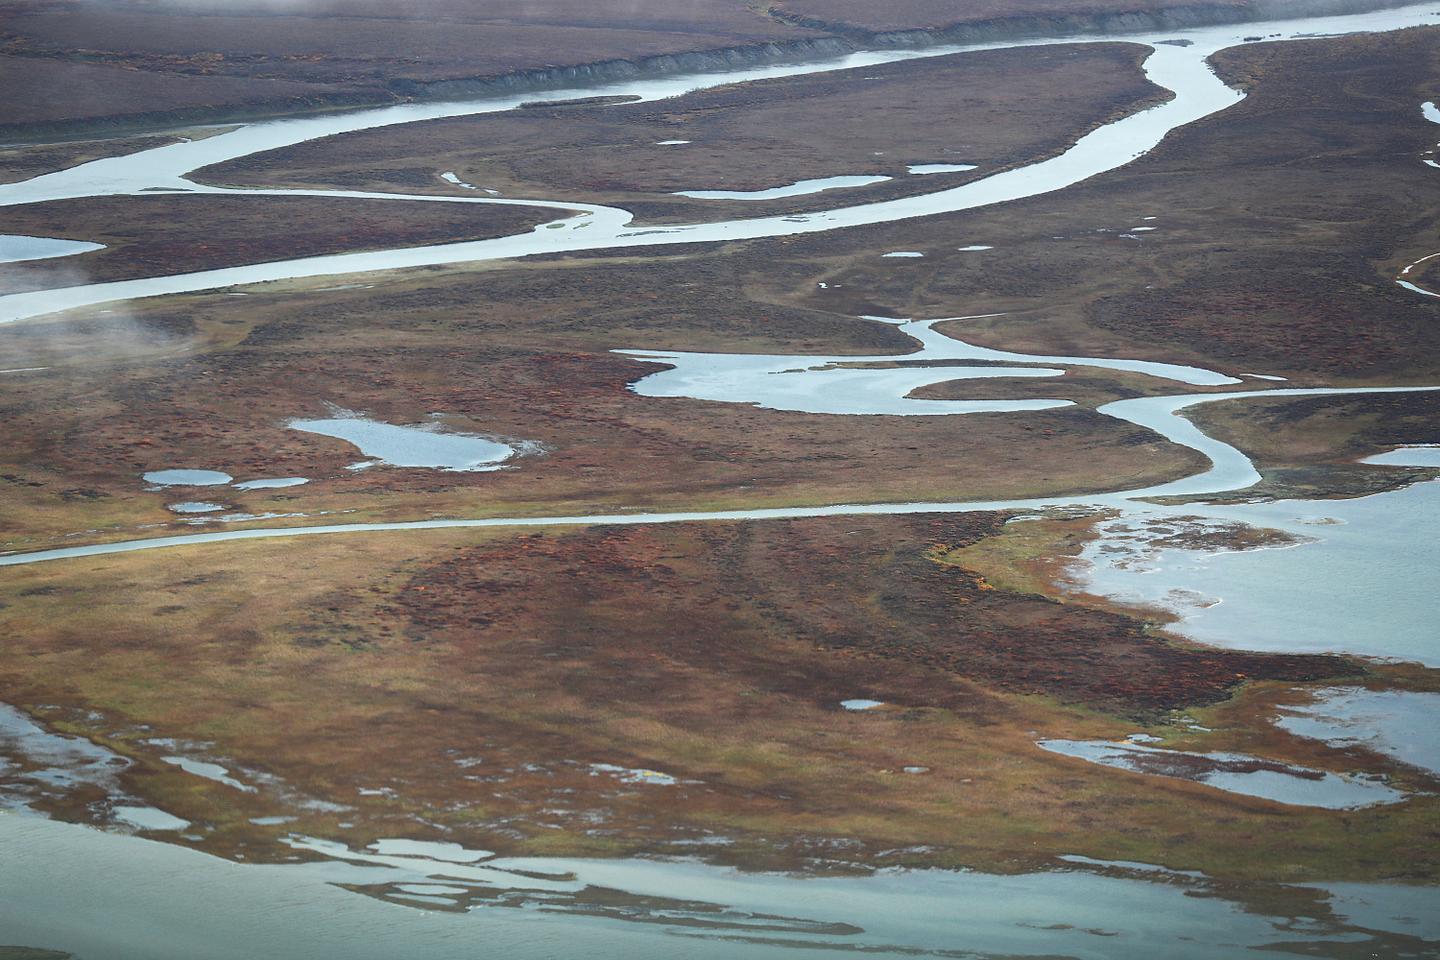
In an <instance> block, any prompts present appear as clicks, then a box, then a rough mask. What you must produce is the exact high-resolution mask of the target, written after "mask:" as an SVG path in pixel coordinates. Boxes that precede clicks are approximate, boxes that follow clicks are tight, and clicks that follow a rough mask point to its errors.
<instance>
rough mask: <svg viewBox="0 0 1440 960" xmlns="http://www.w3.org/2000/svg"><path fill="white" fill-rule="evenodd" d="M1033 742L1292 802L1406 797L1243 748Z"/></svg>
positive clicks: (1361, 802)
mask: <svg viewBox="0 0 1440 960" xmlns="http://www.w3.org/2000/svg"><path fill="white" fill-rule="evenodd" d="M1037 746H1039V747H1040V748H1041V749H1042V750H1048V751H1050V752H1051V753H1058V754H1061V755H1062V756H1066V757H1075V758H1077V759H1080V760H1087V761H1089V762H1090V763H1098V764H1100V765H1101V766H1105V767H1116V768H1118V769H1121V770H1130V771H1132V772H1134V773H1142V774H1149V775H1151V776H1157V777H1169V778H1172V779H1176V780H1189V781H1191V782H1194V783H1201V784H1204V785H1205V786H1207V787H1214V788H1215V789H1217V790H1224V791H1226V792H1227V793H1237V794H1241V795H1243V796H1247V797H1260V798H1262V799H1265V800H1274V801H1275V802H1277V803H1288V804H1292V805H1295V806H1302V807H1326V808H1329V809H1334V810H1352V809H1355V808H1358V807H1369V806H1374V805H1376V804H1382V803H1398V802H1400V801H1401V800H1403V799H1405V795H1404V794H1403V793H1401V792H1400V791H1398V790H1394V789H1391V788H1390V787H1388V786H1386V785H1385V784H1384V783H1383V782H1381V781H1378V780H1375V779H1372V778H1368V777H1363V776H1352V777H1342V776H1340V775H1338V774H1334V773H1330V772H1328V771H1321V770H1311V769H1308V768H1306V767H1296V766H1291V765H1288V764H1283V763H1277V762H1275V761H1273V760H1264V759H1261V758H1259V757H1252V756H1247V755H1246V754H1243V753H1187V752H1185V751H1181V750H1164V749H1161V748H1159V747H1147V746H1145V745H1144V744H1139V743H1134V742H1130V741H1123V742H1120V741H1109V740H1041V741H1039V742H1038V743H1037Z"/></svg>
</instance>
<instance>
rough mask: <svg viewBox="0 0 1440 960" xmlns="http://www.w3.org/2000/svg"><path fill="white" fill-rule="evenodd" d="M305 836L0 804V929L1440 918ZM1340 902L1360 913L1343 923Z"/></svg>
mask: <svg viewBox="0 0 1440 960" xmlns="http://www.w3.org/2000/svg"><path fill="white" fill-rule="evenodd" d="M299 842H300V844H301V845H302V847H303V848H305V849H307V850H308V852H310V854H311V855H313V856H319V857H321V858H323V859H320V860H318V861H316V862H313V863H308V864H293V865H276V866H268V865H241V864H234V863H228V862H226V861H222V860H218V859H215V858H211V857H208V856H206V855H204V854H200V853H196V852H194V851H191V850H187V849H184V848H181V847H177V846H173V845H169V844H162V843H156V842H153V841H148V840H141V839H137V838H134V837H125V836H117V835H113V834H106V833H100V832H97V831H94V830H90V829H87V828H85V827H79V826H74V825H69V824H61V823H54V822H49V821H45V820H36V819H22V818H18V817H13V816H0V851H3V853H4V856H5V866H6V869H4V870H0V930H4V931H5V939H6V941H7V942H10V943H21V944H28V945H31V946H43V947H48V948H51V949H62V950H68V951H71V952H73V953H75V954H77V955H79V956H82V957H87V958H103V960H172V958H173V960H196V958H199V957H204V958H207V960H229V958H235V960H253V958H255V957H286V958H291V957H294V958H297V960H332V958H333V960H370V958H374V960H396V958H399V957H404V958H406V960H473V958H475V957H479V956H484V957H504V958H507V960H540V958H561V957H565V958H569V957H573V956H575V955H576V954H575V952H574V951H575V946H576V944H584V955H585V956H586V957H588V958H616V960H637V958H644V960H649V958H656V960H658V958H662V957H663V958H669V957H681V956H683V957H686V958H697V960H706V958H716V960H733V958H745V960H761V958H777V960H778V958H790V960H799V958H802V957H811V956H815V957H818V956H826V955H832V954H833V953H836V952H838V953H841V954H842V955H851V954H854V953H856V952H859V953H861V954H865V955H880V956H945V957H971V958H973V957H976V956H988V955H996V954H998V955H1002V956H1006V957H1016V958H1018V957H1037V958H1038V957H1050V958H1054V957H1057V956H1064V957H1072V958H1081V960H1154V958H1156V957H1167V958H1175V960H1219V958H1231V957H1234V956H1235V955H1236V951H1237V950H1239V951H1247V952H1248V950H1250V949H1256V948H1265V949H1266V951H1267V954H1268V955H1278V956H1313V955H1314V954H1315V953H1316V952H1321V951H1326V952H1328V951H1334V950H1337V949H1353V950H1365V949H1367V947H1369V948H1371V949H1378V950H1386V949H1387V948H1386V947H1385V946H1384V943H1385V939H1386V938H1385V931H1387V930H1397V929H1400V930H1403V932H1405V933H1407V934H1410V935H1412V936H1413V935H1420V936H1432V937H1433V936H1440V929H1437V919H1436V918H1440V896H1437V891H1436V890H1434V889H1425V888H1409V887H1404V886H1398V885H1397V886H1394V887H1382V886H1380V885H1366V884H1351V885H1345V886H1341V887H1337V888H1336V889H1335V893H1333V894H1332V893H1330V892H1328V891H1327V890H1323V889H1322V890H1319V891H1316V894H1317V895H1318V902H1316V901H1315V898H1304V899H1302V898H1295V897H1291V898H1290V900H1291V902H1293V903H1294V904H1295V906H1296V908H1297V909H1301V908H1303V910H1304V911H1305V912H1304V913H1303V914H1298V915H1297V916H1295V917H1292V916H1288V915H1285V914H1271V913H1267V912H1266V911H1265V910H1264V909H1263V908H1260V907H1258V906H1256V905H1252V904H1249V903H1245V902H1243V901H1238V900H1232V899H1228V898H1227V894H1226V892H1225V891H1224V890H1223V889H1221V888H1216V887H1214V886H1212V885H1211V884H1209V883H1208V882H1207V881H1205V880H1204V879H1202V878H1195V877H1188V876H1183V875H1177V874H1168V873H1156V872H1144V871H1139V870H1127V869H1125V868H1123V867H1114V866H1102V865H1085V864H1075V865H1073V866H1072V867H1071V868H1070V869H1064V870H1055V871H1051V872H1045V873H1028V874H1018V875H1012V876H992V875H987V874H979V873H972V872H967V871H938V870H918V871H907V870H882V871H879V872H877V873H875V874H873V875H871V876H859V877H815V878H809V879H803V880H802V879H797V878H793V877H789V876H785V875H780V874H765V873H760V874H753V873H739V872H737V871H734V870H729V869H726V868H723V867H712V866H707V865H705V864H701V863H698V862H693V861H683V860H682V861H646V860H629V861H623V860H622V861H586V860H551V859H539V858H530V859H519V860H517V859H501V860H489V861H486V862H484V863H479V864H475V863H455V862H448V861H441V860H433V859H426V858H423V857H415V856H383V855H378V854H367V853H364V852H363V851H347V850H346V849H345V848H344V847H342V846H339V845H335V844H323V843H319V842H313V841H299ZM337 883H347V884H351V885H357V886H365V887H367V888H369V889H375V890H394V891H396V892H399V893H403V892H404V891H400V890H399V889H398V885H400V884H405V885H417V884H418V885H426V886H445V887H449V888H451V889H459V888H463V889H466V890H467V891H469V895H468V896H455V895H444V894H441V893H439V892H438V891H433V890H432V891H430V894H432V895H436V896H440V897H441V898H442V900H443V901H444V902H447V903H457V902H469V903H473V904H475V905H476V906H475V908H473V909H471V910H469V911H467V912H459V911H450V912H442V911H436V910H427V909H423V907H422V906H420V905H418V904H412V905H404V901H399V900H397V899H391V895H390V894H385V896H386V899H377V898H373V897H366V896H359V895H357V894H355V893H352V892H350V891H348V890H343V889H341V888H340V887H338V886H335V884H337ZM1272 902H1273V900H1272ZM487 903H489V904H495V905H502V906H513V907H521V908H525V907H528V909H501V910H496V909H490V908H488V907H486V906H484V904H487ZM1332 903H1333V905H1334V906H1335V908H1337V909H1338V910H1339V911H1342V912H1343V913H1344V914H1345V916H1346V917H1347V918H1348V920H1349V922H1351V923H1354V924H1357V925H1358V926H1351V927H1347V926H1344V925H1343V922H1342V921H1341V920H1339V919H1337V918H1336V917H1335V915H1334V914H1332V912H1331V909H1330V904H1332ZM1396 914H1401V915H1399V916H1397V915H1396ZM1412 942H1413V941H1412ZM1389 949H1393V947H1392V948H1389ZM1379 955H1393V954H1390V953H1382V954H1379Z"/></svg>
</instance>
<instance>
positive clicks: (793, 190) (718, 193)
mask: <svg viewBox="0 0 1440 960" xmlns="http://www.w3.org/2000/svg"><path fill="white" fill-rule="evenodd" d="M889 179H890V178H889V177H821V178H819V179H816V180H797V181H795V182H794V183H789V184H786V185H784V186H781V187H770V188H769V189H766V190H678V191H676V193H675V196H677V197H690V198H692V199H694V200H779V199H780V198H782V197H803V196H805V195H806V194H810V193H820V192H821V191H823V190H844V189H846V188H848V187H868V186H870V185H871V184H872V183H884V182H885V181H886V180H889Z"/></svg>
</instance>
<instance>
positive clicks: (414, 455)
mask: <svg viewBox="0 0 1440 960" xmlns="http://www.w3.org/2000/svg"><path fill="white" fill-rule="evenodd" d="M289 425H290V429H292V430H300V431H303V432H305V433H318V434H320V435H321V436H325V437H335V438H336V439H339V440H344V441H345V442H346V443H352V444H354V445H355V446H356V447H358V448H359V449H360V452H361V453H363V454H365V455H366V456H368V457H374V458H375V459H374V460H373V461H370V462H367V463H357V464H353V465H352V466H351V469H357V468H364V467H369V466H372V465H374V464H376V463H384V464H388V465H390V466H392V467H432V468H435V469H440V470H486V469H494V467H495V465H496V464H498V463H500V462H502V461H504V460H507V459H509V457H510V456H512V455H513V454H514V453H515V448H514V447H511V446H509V445H507V444H504V443H497V442H496V441H494V440H486V439H484V438H483V437H471V436H466V435H464V434H459V433H443V432H441V430H440V428H439V427H438V426H437V425H435V424H419V425H416V426H408V427H406V426H397V425H395V424H393V423H381V422H380V421H377V420H367V419H365V418H364V417H360V416H345V417H331V418H328V419H324V420H291V421H290V424H289Z"/></svg>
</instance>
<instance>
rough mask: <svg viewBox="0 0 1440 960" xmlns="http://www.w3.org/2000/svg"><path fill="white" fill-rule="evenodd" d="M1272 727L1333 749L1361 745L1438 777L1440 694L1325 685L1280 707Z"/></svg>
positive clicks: (1439, 764) (1439, 759)
mask: <svg viewBox="0 0 1440 960" xmlns="http://www.w3.org/2000/svg"><path fill="white" fill-rule="evenodd" d="M1275 724H1276V726H1279V727H1281V728H1282V729H1285V730H1288V731H1290V732H1291V733H1293V734H1295V735H1296V736H1297V737H1309V738H1311V739H1314V740H1323V741H1325V742H1326V743H1328V744H1330V745H1331V746H1335V747H1362V748H1364V749H1366V750H1373V751H1375V752H1377V753H1383V754H1385V755H1387V756H1390V757H1394V758H1395V759H1396V760H1399V761H1401V762H1403V763H1408V764H1410V765H1411V766H1415V767H1420V768H1421V769H1423V770H1428V771H1430V772H1431V773H1433V774H1436V775H1440V736H1436V731H1437V730H1440V693H1417V692H1412V691H1409V690H1366V689H1364V688H1363V687H1331V688H1329V689H1326V690H1321V691H1319V692H1318V693H1316V694H1315V695H1314V699H1313V700H1312V702H1310V703H1305V704H1296V705H1289V706H1285V707H1283V708H1282V710H1281V716H1280V717H1279V718H1278V719H1277V720H1276V721H1275Z"/></svg>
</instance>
